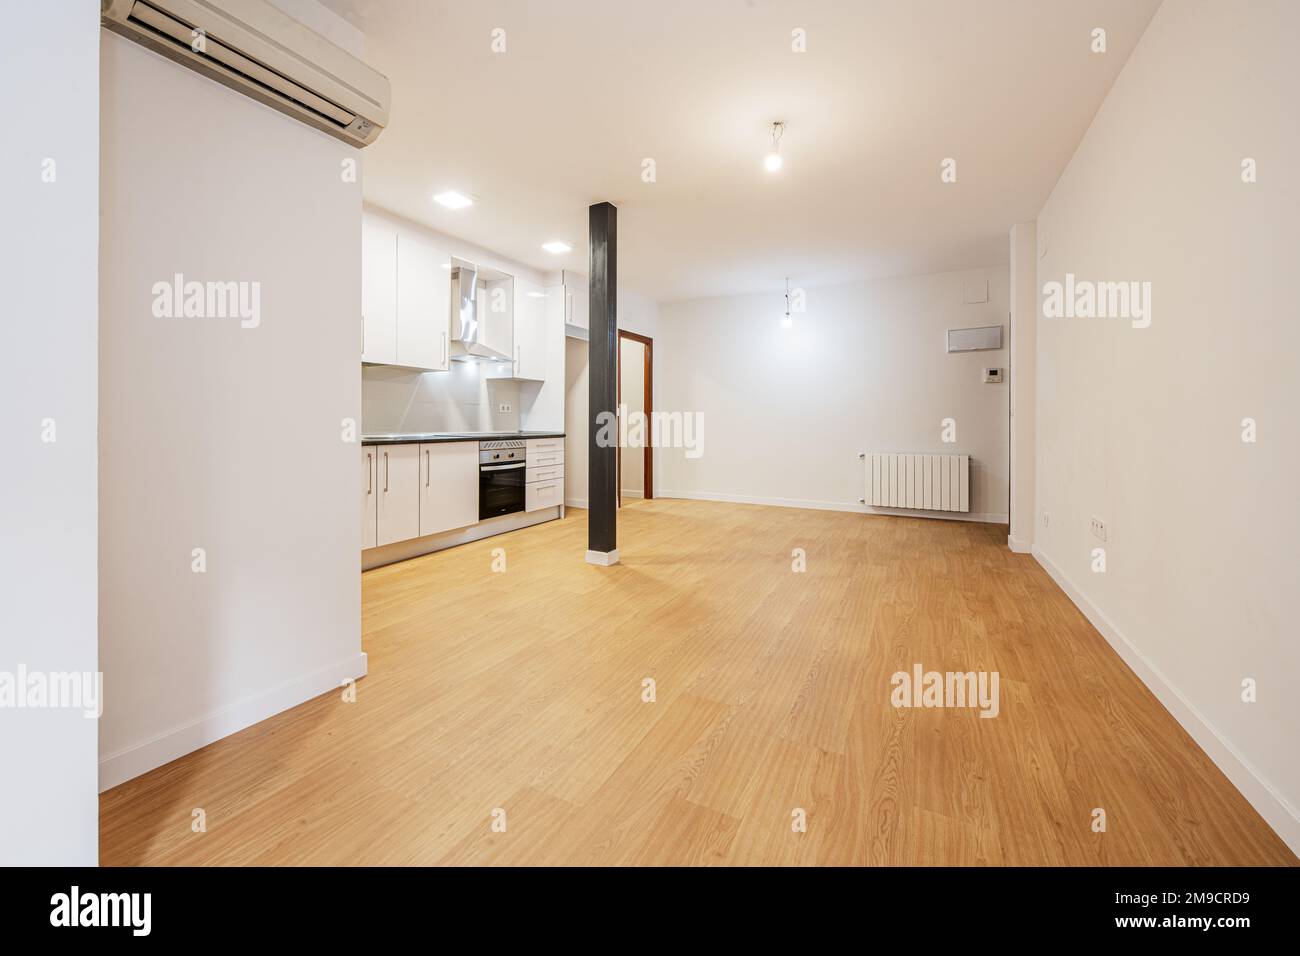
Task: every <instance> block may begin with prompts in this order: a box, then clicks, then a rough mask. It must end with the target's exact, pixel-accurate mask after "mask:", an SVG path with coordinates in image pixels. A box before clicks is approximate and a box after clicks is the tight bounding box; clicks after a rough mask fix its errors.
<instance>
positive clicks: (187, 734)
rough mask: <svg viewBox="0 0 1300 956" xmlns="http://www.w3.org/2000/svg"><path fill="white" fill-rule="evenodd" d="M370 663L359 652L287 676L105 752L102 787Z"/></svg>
mask: <svg viewBox="0 0 1300 956" xmlns="http://www.w3.org/2000/svg"><path fill="white" fill-rule="evenodd" d="M366 667H367V658H366V655H365V653H364V652H358V653H357V655H356V656H355V657H349V658H348V659H347V660H345V661H340V662H339V663H337V664H333V665H330V666H329V667H323V668H321V669H320V670H316V671H313V672H312V673H310V674H305V675H303V676H302V677H296V678H293V679H292V680H288V681H285V682H284V683H282V684H279V685H277V686H276V687H272V688H271V689H270V690H266V691H262V692H261V693H259V694H254V695H252V696H251V697H245V698H244V699H242V700H238V701H235V702H234V703H232V704H227V705H226V706H225V707H221V708H219V709H217V710H214V711H211V712H209V713H207V714H204V715H203V716H202V717H199V718H197V719H195V720H192V721H190V722H189V723H187V724H182V725H181V726H180V727H176V728H174V729H172V730H168V731H165V732H163V733H161V734H158V735H157V736H156V737H152V738H150V739H149V740H146V741H143V742H142V743H138V744H133V745H131V746H130V747H125V748H123V749H122V750H118V751H116V752H115V753H111V754H107V755H105V756H102V757H100V759H99V792H100V793H103V792H104V791H105V790H111V789H112V788H113V787H116V786H117V785H118V784H120V783H125V782H126V781H127V780H130V779H131V778H132V777H138V776H140V774H142V773H146V772H148V771H150V770H153V769H154V768H155V767H161V766H162V765H163V764H165V763H170V762H171V761H173V760H175V759H176V758H177V757H183V756H185V755H186V754H187V753H191V752H193V751H195V750H198V749H199V748H200V747H206V746H207V745H208V744H210V743H213V742H214V741H217V740H220V739H221V738H222V737H228V736H230V735H231V734H233V733H235V732H236V731H240V730H243V729H244V728H245V727H251V726H252V725H253V724H256V723H258V722H259V721H263V720H266V718H268V717H272V716H274V715H276V714H278V713H280V712H282V711H285V710H288V709H289V708H290V707H297V706H298V705H299V704H301V703H303V702H304V701H308V700H311V699H312V698H313V697H319V696H320V695H321V694H325V693H328V692H330V691H333V690H338V688H340V687H341V686H342V685H343V682H344V681H346V680H356V679H358V678H361V677H365V676H366Z"/></svg>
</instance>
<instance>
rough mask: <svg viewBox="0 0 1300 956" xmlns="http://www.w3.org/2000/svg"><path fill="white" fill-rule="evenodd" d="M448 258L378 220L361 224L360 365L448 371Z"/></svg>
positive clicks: (430, 243) (430, 244)
mask: <svg viewBox="0 0 1300 956" xmlns="http://www.w3.org/2000/svg"><path fill="white" fill-rule="evenodd" d="M450 263H451V255H450V253H448V252H446V251H445V250H442V249H439V248H438V247H437V246H436V245H435V244H434V243H432V242H429V241H428V240H426V239H424V238H422V237H420V236H418V235H414V234H412V233H407V232H403V233H400V234H399V233H398V230H397V229H396V227H394V226H390V225H389V224H388V223H386V222H384V221H383V220H382V219H375V218H372V217H370V216H366V217H364V218H363V219H362V223H361V328H362V334H361V361H363V362H369V363H371V364H374V365H398V366H402V367H405V368H414V369H421V370H424V371H443V372H445V371H447V369H448V368H450V358H451V355H450V352H451V341H450V339H451V335H450V332H451V270H450Z"/></svg>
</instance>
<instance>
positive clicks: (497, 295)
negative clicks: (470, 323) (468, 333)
mask: <svg viewBox="0 0 1300 956" xmlns="http://www.w3.org/2000/svg"><path fill="white" fill-rule="evenodd" d="M478 282H479V289H478V303H477V306H478V308H477V315H478V324H479V328H478V336H479V345H481V346H482V348H483V349H484V350H486V351H487V352H489V353H495V354H496V355H500V356H502V357H507V358H508V357H511V356H513V355H514V354H515V278H514V276H510V275H506V274H505V273H504V272H498V271H496V270H495V269H479V272H478Z"/></svg>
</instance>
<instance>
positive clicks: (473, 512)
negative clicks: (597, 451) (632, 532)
mask: <svg viewBox="0 0 1300 956" xmlns="http://www.w3.org/2000/svg"><path fill="white" fill-rule="evenodd" d="M359 451H360V453H361V552H362V556H361V566H362V568H363V569H366V568H372V567H378V566H379V565H381V564H389V563H391V562H393V561H402V560H405V559H406V558H410V557H415V556H416V555H420V554H428V553H430V552H432V551H439V550H441V549H443V548H446V547H451V546H453V545H457V544H464V543H466V542H468V541H476V540H478V539H480V538H485V537H488V536H489V535H494V534H501V533H503V532H507V531H514V530H517V529H519V528H525V527H528V526H529V525H533V524H537V523H539V522H542V521H551V520H554V519H556V518H563V517H564V432H562V431H515V432H418V433H417V432H401V433H397V432H392V433H376V434H369V435H363V436H362V439H361V448H360V449H359Z"/></svg>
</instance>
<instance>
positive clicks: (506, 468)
mask: <svg viewBox="0 0 1300 956" xmlns="http://www.w3.org/2000/svg"><path fill="white" fill-rule="evenodd" d="M527 467H528V462H526V461H517V462H512V463H510V464H508V465H479V466H478V470H479V471H510V470H512V469H515V468H527Z"/></svg>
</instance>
